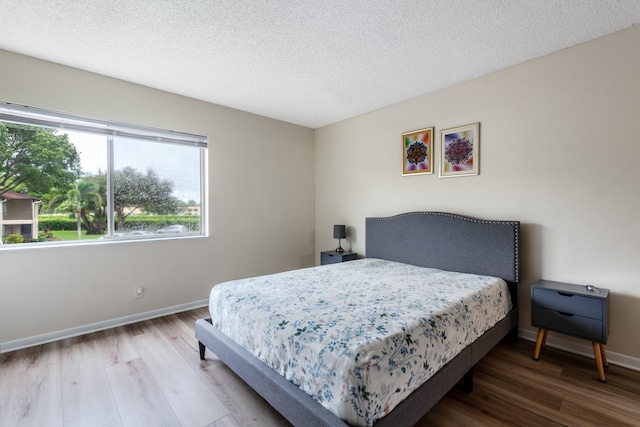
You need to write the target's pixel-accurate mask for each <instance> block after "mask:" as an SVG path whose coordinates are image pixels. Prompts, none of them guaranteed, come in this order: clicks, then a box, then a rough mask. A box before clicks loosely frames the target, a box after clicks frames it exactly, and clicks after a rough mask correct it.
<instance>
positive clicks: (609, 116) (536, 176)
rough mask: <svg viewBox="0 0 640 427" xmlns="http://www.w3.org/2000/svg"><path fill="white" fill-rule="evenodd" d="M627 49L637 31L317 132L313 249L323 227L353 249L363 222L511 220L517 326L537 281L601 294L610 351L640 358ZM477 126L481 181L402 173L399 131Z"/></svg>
mask: <svg viewBox="0 0 640 427" xmlns="http://www.w3.org/2000/svg"><path fill="white" fill-rule="evenodd" d="M638 46H640V26H636V27H633V28H631V29H628V30H625V31H621V32H618V33H615V34H613V35H610V36H607V37H604V38H601V39H597V40H594V41H591V42H589V43H585V44H582V45H580V46H576V47H573V48H570V49H566V50H563V51H561V52H558V53H556V54H553V55H549V56H545V57H543V58H539V59H536V60H533V61H529V62H526V63H524V64H520V65H518V66H514V67H511V68H509V69H506V70H503V71H500V72H496V73H494V74H491V75H489V76H486V77H483V78H480V79H477V80H473V81H470V82H467V83H464V84H460V85H457V86H455V87H452V88H449V89H446V90H442V91H439V92H436V93H432V94H428V95H424V96H420V97H417V98H414V99H412V100H409V101H406V102H403V103H400V104H397V105H393V106H390V107H388V108H384V109H381V110H379V111H375V112H372V113H369V114H366V115H363V116H360V117H357V118H354V119H351V120H347V121H344V122H341V123H338V124H335V125H331V126H327V127H324V128H321V129H318V130H317V131H316V230H317V236H316V252H319V251H321V250H327V249H332V248H334V247H335V245H336V242H335V241H334V240H333V239H332V232H331V229H332V228H331V227H332V225H333V224H336V223H345V224H347V225H348V227H349V229H348V239H347V242H346V247H349V246H350V247H351V248H352V249H354V250H356V251H358V252H359V253H360V254H363V253H364V247H365V245H364V218H365V217H367V216H385V215H392V214H397V213H401V212H406V211H416V210H433V211H450V212H457V213H460V214H464V215H469V216H475V217H481V218H489V219H515V220H520V221H521V222H522V265H521V267H522V272H523V275H522V278H521V285H520V298H519V299H520V307H521V315H520V327H521V328H523V329H524V330H525V331H527V330H530V329H531V328H530V306H529V304H530V299H529V285H530V283H531V282H533V281H535V280H536V279H538V278H545V279H550V280H559V281H567V282H574V283H581V284H583V283H590V284H593V285H596V286H600V287H604V288H610V289H611V292H612V295H611V335H610V340H609V345H608V346H607V348H608V351H609V352H613V353H618V356H619V359H621V360H622V361H623V362H624V359H625V356H627V357H629V358H631V359H634V358H635V360H631V359H630V360H628V361H629V362H630V363H635V362H638V358H640V328H639V327H638V325H640V225H639V224H638V219H639V218H640V216H639V214H638V212H639V211H640V188H639V185H640V167H639V162H640V132H639V130H638V129H639V127H638V126H639V124H640V123H639V118H640V89H639V84H640V80H639V76H640V55H638V54H637V52H638ZM474 122H480V123H481V148H480V151H481V157H480V162H481V163H480V175H479V176H475V177H457V178H446V179H441V178H438V174H437V169H436V173H435V174H433V175H420V176H407V177H402V176H401V175H400V169H401V151H400V150H401V148H400V147H401V138H400V135H401V133H403V132H407V131H411V130H416V129H421V128H424V127H429V126H435V128H436V135H437V136H438V138H436V141H439V132H440V130H441V129H446V128H448V127H455V126H459V125H464V124H468V123H474ZM437 155H439V150H436V156H437ZM343 247H345V243H344V241H343ZM552 335H553V334H552ZM550 338H551V337H550ZM570 341H571V340H569V342H570ZM638 367H640V365H638Z"/></svg>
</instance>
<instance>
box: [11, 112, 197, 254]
mask: <svg viewBox="0 0 640 427" xmlns="http://www.w3.org/2000/svg"><path fill="white" fill-rule="evenodd" d="M206 150H207V139H206V137H203V136H198V135H191V134H186V133H180V132H173V131H167V130H158V129H150V128H143V127H138V126H130V125H123V124H118V123H111V122H105V121H99V120H91V119H85V118H81V117H73V116H69V115H64V114H58V113H52V112H48V111H44V110H39V109H35V108H30V107H22V106H16V105H13V104H6V103H0V204H1V205H2V211H1V212H2V216H1V217H0V231H1V236H0V237H2V241H3V243H5V245H3V248H7V247H10V245H6V243H33V244H38V243H45V242H60V241H63V242H73V241H75V242H77V241H83V242H85V241H89V240H97V241H101V242H104V241H105V240H133V239H136V240H137V239H158V238H167V237H187V236H202V235H205V232H206V227H205V222H204V218H205V217H206V214H205V206H206V203H205V182H206V176H205V174H206V172H205V171H206V168H205V163H206Z"/></svg>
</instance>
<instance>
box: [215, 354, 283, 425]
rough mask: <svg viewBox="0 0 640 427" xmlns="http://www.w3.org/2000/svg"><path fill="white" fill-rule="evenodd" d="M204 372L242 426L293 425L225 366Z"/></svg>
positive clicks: (218, 365) (220, 365)
mask: <svg viewBox="0 0 640 427" xmlns="http://www.w3.org/2000/svg"><path fill="white" fill-rule="evenodd" d="M204 372H206V374H207V376H208V378H209V380H210V381H211V384H212V386H213V387H214V388H215V389H216V390H217V391H218V393H219V394H218V395H219V396H220V398H221V400H222V401H223V402H224V404H225V405H226V406H227V408H229V411H230V412H231V414H233V416H234V418H235V420H236V421H237V422H238V423H239V425H240V426H244V427H251V426H257V425H259V426H263V427H287V426H290V425H291V424H290V423H289V422H288V421H287V420H286V419H284V417H282V415H280V414H279V413H278V412H276V411H275V410H274V409H273V408H272V407H271V406H270V405H269V404H268V403H267V402H266V401H265V400H264V399H263V398H262V397H261V396H260V395H258V393H256V392H255V391H253V389H251V387H249V386H248V385H247V384H246V383H245V382H244V381H242V379H240V377H238V376H237V375H236V374H234V373H233V371H231V369H229V368H228V367H227V366H226V365H225V364H223V363H217V364H213V365H210V366H208V367H207V368H205V369H204Z"/></svg>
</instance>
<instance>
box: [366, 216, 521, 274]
mask: <svg viewBox="0 0 640 427" xmlns="http://www.w3.org/2000/svg"><path fill="white" fill-rule="evenodd" d="M519 232H520V222H519V221H488V220H481V219H474V218H468V217H464V216H460V215H455V214H450V213H444V212H411V213H405V214H401V215H396V216H391V217H386V218H366V256H367V258H381V259H386V260H390V261H398V262H404V263H407V264H413V265H419V266H422V267H430V268H438V269H441V270H449V271H459V272H463V273H474V274H482V275H487V276H495V277H500V278H502V279H504V280H505V281H507V282H511V283H517V282H518V281H519V257H518V246H519V245H518V238H519V236H518V234H519Z"/></svg>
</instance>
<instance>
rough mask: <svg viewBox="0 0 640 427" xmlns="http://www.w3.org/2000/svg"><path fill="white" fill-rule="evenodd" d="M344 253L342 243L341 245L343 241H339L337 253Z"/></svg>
mask: <svg viewBox="0 0 640 427" xmlns="http://www.w3.org/2000/svg"><path fill="white" fill-rule="evenodd" d="M342 252H344V249H342V243H341V239H338V247H337V248H336V253H339V254H340V253H342Z"/></svg>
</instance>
